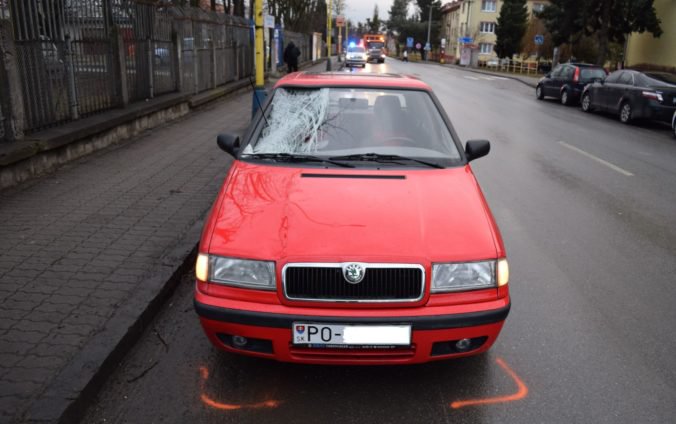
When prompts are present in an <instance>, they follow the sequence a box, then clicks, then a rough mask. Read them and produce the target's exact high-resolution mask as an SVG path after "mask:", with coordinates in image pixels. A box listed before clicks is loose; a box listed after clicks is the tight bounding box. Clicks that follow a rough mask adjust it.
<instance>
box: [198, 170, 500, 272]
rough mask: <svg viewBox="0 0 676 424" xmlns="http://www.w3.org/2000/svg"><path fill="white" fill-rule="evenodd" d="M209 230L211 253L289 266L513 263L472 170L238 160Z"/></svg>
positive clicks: (221, 195)
mask: <svg viewBox="0 0 676 424" xmlns="http://www.w3.org/2000/svg"><path fill="white" fill-rule="evenodd" d="M208 226H209V228H210V233H211V237H210V238H209V240H203V243H204V242H208V247H207V246H204V245H203V246H202V249H203V251H204V250H207V249H208V251H209V253H211V254H216V255H223V256H235V257H245V258H252V259H267V260H277V261H281V262H285V261H330V262H343V261H359V260H361V261H371V262H375V261H384V262H392V261H402V262H403V261H410V262H416V263H420V262H421V261H423V262H428V263H429V262H440V261H449V262H452V261H468V260H479V259H486V258H494V257H496V256H501V255H502V254H504V249H503V248H502V242H501V240H500V236H499V233H498V231H497V227H496V226H495V223H494V221H493V218H492V216H491V214H490V212H489V211H488V208H487V206H486V203H485V200H484V198H483V195H482V194H481V191H480V189H479V186H478V184H477V183H476V180H475V178H474V175H473V174H472V171H471V169H470V168H469V166H464V167H456V168H448V169H442V170H436V169H434V170H432V169H429V170H427V169H415V170H411V169H409V170H387V171H378V170H356V169H355V170H343V169H317V168H304V169H299V168H291V167H284V166H262V165H258V164H248V163H244V162H239V161H237V162H235V164H233V169H232V170H231V172H230V173H229V176H228V179H227V181H226V184H224V187H223V188H222V190H221V193H220V203H217V206H216V210H214V212H213V216H212V217H211V219H210V222H209V224H208ZM207 233H208V231H207ZM205 247H206V249H205Z"/></svg>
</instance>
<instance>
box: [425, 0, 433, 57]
mask: <svg viewBox="0 0 676 424" xmlns="http://www.w3.org/2000/svg"><path fill="white" fill-rule="evenodd" d="M432 4H433V3H430V15H429V18H428V19H427V43H425V62H429V61H430V51H432V46H430V34H431V33H432Z"/></svg>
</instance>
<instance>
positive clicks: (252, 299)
mask: <svg viewBox="0 0 676 424" xmlns="http://www.w3.org/2000/svg"><path fill="white" fill-rule="evenodd" d="M218 144H219V147H221V149H223V150H225V151H226V152H228V153H229V154H231V155H233V156H234V157H235V160H234V161H233V162H232V165H231V167H230V170H229V171H228V176H227V177H226V178H225V180H224V183H223V187H222V189H221V190H220V192H219V194H218V198H217V199H216V202H215V203H214V207H213V208H212V209H211V213H210V215H209V218H208V219H207V221H206V224H205V227H204V231H203V232H202V238H201V241H200V247H199V254H198V259H197V264H196V278H197V282H196V285H195V292H194V293H195V295H194V301H195V303H194V304H195V309H196V311H197V313H198V315H199V316H200V322H201V324H202V328H203V329H204V331H205V332H206V335H207V336H208V338H209V340H210V341H211V342H212V343H213V344H214V345H215V346H216V347H217V348H220V349H223V350H226V351H229V352H234V353H238V354H242V355H250V356H258V357H261V358H270V359H276V360H279V361H285V362H302V363H314V364H334V365H357V364H361V365H376V364H383V365H387V364H389V365H394V364H412V363H422V362H429V361H434V360H441V359H450V358H456V357H462V356H469V355H476V354H479V353H482V352H485V351H487V350H488V349H489V348H490V347H491V346H492V345H493V343H494V342H495V340H496V339H497V337H498V334H499V333H500V331H501V330H502V326H503V324H504V321H505V319H506V317H507V315H508V313H509V308H510V296H509V288H508V286H509V284H508V280H509V270H508V265H507V259H506V254H505V247H504V245H503V242H502V238H501V236H500V232H499V230H498V226H497V224H496V222H495V220H494V219H493V215H492V214H491V212H490V209H489V207H488V204H487V203H486V200H485V199H484V197H483V195H482V193H481V189H480V188H479V184H478V182H477V180H476V178H475V177H474V174H473V172H472V168H471V167H470V165H469V163H470V161H472V160H474V159H477V158H480V157H482V156H484V155H486V154H488V152H489V150H490V143H489V142H488V141H486V140H471V141H468V142H467V143H466V144H465V147H464V148H463V146H462V144H461V142H460V140H459V139H458V136H457V135H456V133H455V131H454V130H453V127H452V125H451V121H450V120H449V118H448V116H447V115H446V114H445V113H444V111H443V108H442V106H441V103H440V102H439V100H438V99H437V98H436V96H435V95H434V93H433V92H432V89H431V88H430V87H429V86H428V85H427V84H425V83H424V82H422V81H421V80H419V79H416V78H413V77H407V76H401V75H394V74H375V73H304V72H300V73H294V74H291V75H288V76H286V77H284V78H282V79H281V80H279V81H278V82H277V85H276V86H275V88H274V90H273V92H272V93H271V94H270V96H269V100H268V101H266V104H265V109H264V110H262V111H260V112H259V113H258V114H257V115H256V117H255V118H254V120H253V122H252V124H251V126H250V127H249V131H248V132H247V134H246V135H245V136H244V138H242V139H241V140H240V137H239V136H238V135H236V134H223V135H220V136H219V138H218ZM224 163H225V161H224Z"/></svg>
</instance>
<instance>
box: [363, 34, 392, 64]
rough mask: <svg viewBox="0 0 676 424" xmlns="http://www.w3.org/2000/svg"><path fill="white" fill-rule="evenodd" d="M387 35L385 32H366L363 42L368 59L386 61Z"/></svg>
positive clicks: (379, 61)
mask: <svg viewBox="0 0 676 424" xmlns="http://www.w3.org/2000/svg"><path fill="white" fill-rule="evenodd" d="M385 41H386V36H385V35H384V34H364V37H363V42H364V48H365V49H366V53H367V54H368V57H367V60H368V61H371V60H373V61H377V62H378V63H385V57H386V56H387V49H386V47H385Z"/></svg>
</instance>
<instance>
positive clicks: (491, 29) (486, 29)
mask: <svg viewBox="0 0 676 424" xmlns="http://www.w3.org/2000/svg"><path fill="white" fill-rule="evenodd" d="M479 31H480V32H483V33H490V34H493V33H495V22H481V23H480V24H479Z"/></svg>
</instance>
